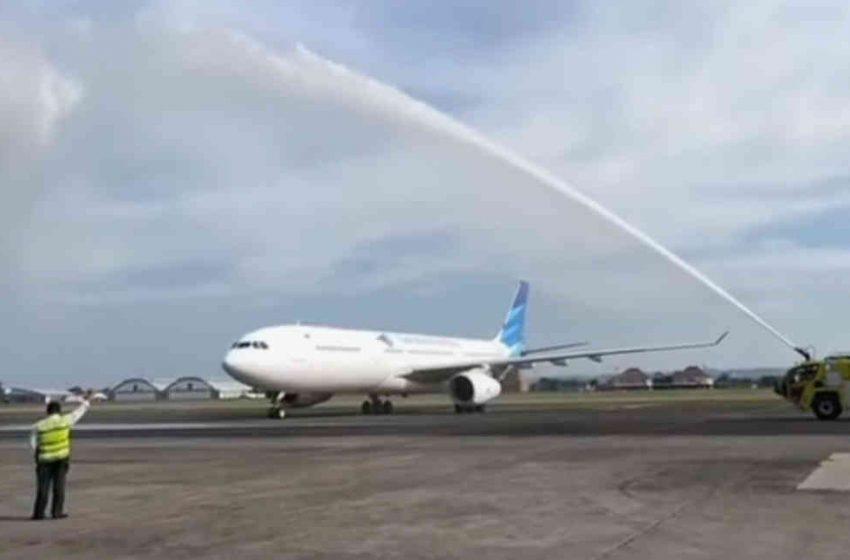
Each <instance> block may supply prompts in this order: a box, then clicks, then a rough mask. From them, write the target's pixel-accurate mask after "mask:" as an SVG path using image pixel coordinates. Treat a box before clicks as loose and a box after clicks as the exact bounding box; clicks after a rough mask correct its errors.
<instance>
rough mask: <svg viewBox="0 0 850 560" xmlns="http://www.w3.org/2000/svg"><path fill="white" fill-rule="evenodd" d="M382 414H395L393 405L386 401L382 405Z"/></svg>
mask: <svg viewBox="0 0 850 560" xmlns="http://www.w3.org/2000/svg"><path fill="white" fill-rule="evenodd" d="M381 413H383V414H392V413H393V403H391V402H390V401H384V402H383V403H382V404H381Z"/></svg>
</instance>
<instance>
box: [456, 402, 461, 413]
mask: <svg viewBox="0 0 850 560" xmlns="http://www.w3.org/2000/svg"><path fill="white" fill-rule="evenodd" d="M461 413H463V407H462V406H460V405H459V404H456V405H455V414H461Z"/></svg>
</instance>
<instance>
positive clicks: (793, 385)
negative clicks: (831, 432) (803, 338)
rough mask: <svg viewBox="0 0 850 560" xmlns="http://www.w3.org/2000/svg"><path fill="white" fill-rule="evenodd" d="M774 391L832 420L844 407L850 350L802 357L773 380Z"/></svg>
mask: <svg viewBox="0 0 850 560" xmlns="http://www.w3.org/2000/svg"><path fill="white" fill-rule="evenodd" d="M775 390H776V392H777V393H778V394H779V395H781V396H782V397H784V398H785V399H787V400H788V401H790V402H792V403H794V404H795V405H797V406H798V407H800V409H801V410H811V411H812V412H813V413H814V415H815V416H817V417H818V419H820V420H835V419H836V418H838V417H839V416H841V413H842V412H843V411H844V409H845V408H846V407H847V397H848V395H847V393H848V390H850V354H840V355H835V356H828V357H826V358H824V359H823V360H806V361H805V362H803V363H801V364H798V365H796V366H794V367H792V368H791V369H789V370H788V372H787V373H786V374H785V376H784V377H783V378H782V379H781V380H780V381H778V382H777V384H776V387H775Z"/></svg>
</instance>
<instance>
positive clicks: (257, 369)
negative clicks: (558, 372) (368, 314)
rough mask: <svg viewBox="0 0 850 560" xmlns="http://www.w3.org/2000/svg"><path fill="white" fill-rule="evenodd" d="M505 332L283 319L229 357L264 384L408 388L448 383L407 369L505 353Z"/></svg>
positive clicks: (307, 388) (317, 389)
mask: <svg viewBox="0 0 850 560" xmlns="http://www.w3.org/2000/svg"><path fill="white" fill-rule="evenodd" d="M509 353H510V350H509V349H508V348H507V347H506V346H505V345H504V344H502V343H501V342H499V341H498V340H478V339H465V338H447V337H439V336H430V335H420V334H405V333H392V332H380V331H361V330H349V329H338V328H330V327H315V326H303V325H283V326H278V327H267V328H263V329H259V330H256V331H253V332H251V333H248V334H246V335H245V336H243V337H242V338H241V339H240V341H239V342H236V343H234V345H233V347H232V348H231V349H230V351H228V353H227V354H226V356H225V358H224V364H223V366H224V369H225V371H227V373H229V374H230V375H231V376H232V377H234V378H235V379H237V380H238V381H241V382H242V383H245V384H247V385H251V386H253V387H256V388H258V389H262V390H265V391H283V392H286V393H308V392H309V393H380V394H407V393H422V392H434V391H440V390H443V389H444V384H443V383H419V382H415V381H411V380H409V379H407V378H405V377H402V376H403V375H404V374H406V373H408V372H410V371H411V369H413V368H415V367H428V366H440V365H441V364H456V363H458V362H464V361H470V362H474V361H475V360H484V359H495V358H504V357H506V356H508V355H509Z"/></svg>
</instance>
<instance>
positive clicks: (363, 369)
mask: <svg viewBox="0 0 850 560" xmlns="http://www.w3.org/2000/svg"><path fill="white" fill-rule="evenodd" d="M527 307H528V283H526V282H520V284H519V288H518V290H517V293H516V296H515V297H514V300H513V303H512V304H511V308H510V310H509V311H508V314H507V317H505V322H504V323H503V325H502V328H501V330H499V333H498V334H497V335H496V337H495V338H493V339H492V340H486V339H468V338H449V337H442V336H431V335H423V334H405V333H394V332H381V331H364V330H351V329H337V328H330V327H318V326H310V325H300V324H299V325H282V326H276V327H266V328H262V329H259V330H256V331H253V332H250V333H248V334H246V335H245V336H243V337H242V338H241V339H239V341H237V342H234V343H233V346H232V347H231V348H230V350H229V351H228V352H227V354H226V356H225V357H224V363H223V364H222V365H223V367H224V370H225V371H226V372H227V373H228V374H230V376H232V377H233V378H234V379H236V380H238V381H241V382H242V383H245V384H247V385H250V386H252V387H255V388H257V389H261V390H263V391H266V393H267V394H269V396H270V397H271V398H272V407H271V409H270V410H269V416H270V417H279V418H283V417H284V416H285V414H286V409H289V408H299V407H306V406H312V405H314V404H317V403H320V402H323V401H326V400H328V399H330V398H331V396H333V395H334V394H337V393H355V394H365V395H368V396H369V399H368V400H365V401H364V402H363V405H362V412H363V413H364V414H370V413H371V414H390V413H391V412H392V409H393V406H392V403H391V402H390V401H389V400H387V397H389V396H390V395H402V396H407V395H408V394H414V393H441V392H447V393H448V394H449V395H450V396H451V398H452V400H453V401H454V405H455V411H456V412H473V411H475V412H481V411H483V410H484V404H485V403H486V402H488V401H490V400H492V399H495V398H496V397H498V396H499V394H500V393H501V392H502V383H501V382H502V381H503V380H504V379H505V377H506V376H508V375H509V374H510V373H512V372H515V371H516V370H517V369H521V368H526V367H530V366H531V365H532V364H534V363H537V362H549V363H552V364H556V365H565V364H566V361H567V360H571V359H576V358H588V359H591V360H594V361H597V362H598V361H601V359H602V357H603V356H610V355H615V354H637V353H640V352H657V351H664V350H683V349H687V348H706V347H709V346H716V345H718V344H720V342H721V341H722V340H723V338H724V337H725V336H726V333H724V334H723V335H721V336H720V338H718V339H717V340H715V341H712V342H701V343H691V344H675V345H666V346H639V347H633V348H613V349H602V350H586V349H582V350H575V349H573V350H569V349H571V348H575V347H576V346H583V343H571V344H561V345H557V346H548V347H546V348H537V349H527V348H526V345H525V312H526V309H527ZM381 397H384V400H381Z"/></svg>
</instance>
